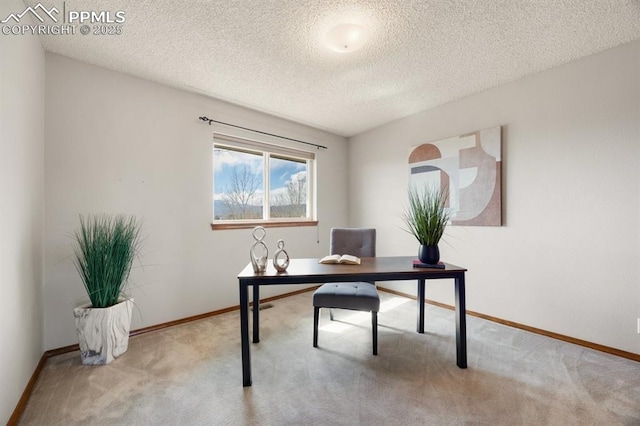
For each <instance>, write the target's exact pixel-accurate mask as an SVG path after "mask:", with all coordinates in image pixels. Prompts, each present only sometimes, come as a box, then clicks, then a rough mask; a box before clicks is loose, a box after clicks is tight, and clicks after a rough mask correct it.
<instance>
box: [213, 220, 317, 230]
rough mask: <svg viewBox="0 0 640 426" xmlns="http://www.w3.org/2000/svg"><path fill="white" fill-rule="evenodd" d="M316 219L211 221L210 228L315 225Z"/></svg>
mask: <svg viewBox="0 0 640 426" xmlns="http://www.w3.org/2000/svg"><path fill="white" fill-rule="evenodd" d="M317 225H318V221H317V220H296V221H287V220H283V221H268V222H266V221H265V222H261V221H256V222H239V223H212V224H211V229H212V230H213V231H222V230H225V229H249V228H255V227H256V226H262V227H264V228H284V227H291V228H293V227H297V226H317Z"/></svg>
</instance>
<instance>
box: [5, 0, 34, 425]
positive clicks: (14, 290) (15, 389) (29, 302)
mask: <svg viewBox="0 0 640 426" xmlns="http://www.w3.org/2000/svg"><path fill="white" fill-rule="evenodd" d="M23 9H24V3H22V2H21V1H18V0H12V1H2V2H0V16H2V17H4V16H7V15H8V14H9V13H11V12H20V11H22V10H23ZM0 61H1V65H0V197H1V199H0V289H1V294H2V301H3V303H2V309H0V330H1V333H2V334H1V335H0V341H1V342H2V349H1V350H0V383H2V385H1V386H0V422H2V423H4V422H6V421H7V420H8V419H9V417H10V416H11V413H12V412H13V410H14V408H15V407H16V404H17V402H18V400H19V398H20V396H21V394H22V392H23V390H24V388H25V386H26V385H27V382H28V381H29V378H30V377H31V375H32V374H33V371H34V370H35V367H36V365H37V364H38V360H39V359H40V357H41V356H42V352H43V349H42V336H43V327H42V317H43V313H42V306H43V305H42V270H43V260H42V241H43V209H44V208H43V201H44V180H43V173H44V172H43V170H44V72H45V65H44V61H45V59H44V51H43V49H42V45H41V44H40V40H39V39H38V38H37V37H32V36H6V35H2V36H0Z"/></svg>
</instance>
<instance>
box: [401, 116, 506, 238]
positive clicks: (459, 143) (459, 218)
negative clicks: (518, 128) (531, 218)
mask: <svg viewBox="0 0 640 426" xmlns="http://www.w3.org/2000/svg"><path fill="white" fill-rule="evenodd" d="M501 150H502V128H501V127H500V126H496V127H491V128H489V129H483V130H478V131H477V132H473V133H468V134H465V135H460V136H456V137H452V138H448V139H443V140H439V141H436V142H430V143H425V144H422V145H419V146H416V147H413V148H412V149H411V153H410V154H409V183H410V185H434V186H436V187H439V188H441V189H447V190H448V192H449V197H448V200H447V201H448V206H447V207H449V209H450V211H451V215H452V219H451V224H452V225H463V226H501V225H502V193H501V180H502V172H501V171H502V156H501Z"/></svg>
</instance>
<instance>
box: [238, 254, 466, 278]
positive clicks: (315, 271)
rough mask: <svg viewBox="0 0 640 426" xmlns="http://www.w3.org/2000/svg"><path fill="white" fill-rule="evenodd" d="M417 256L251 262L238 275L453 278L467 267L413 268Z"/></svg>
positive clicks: (447, 264) (258, 276)
mask: <svg viewBox="0 0 640 426" xmlns="http://www.w3.org/2000/svg"><path fill="white" fill-rule="evenodd" d="M414 259H416V258H415V257H414V256H395V257H363V258H362V263H361V264H360V265H341V264H320V263H318V261H319V259H291V262H290V264H289V267H288V268H287V270H286V271H285V272H278V271H276V270H275V268H274V267H273V264H272V263H271V262H269V263H268V264H267V270H266V271H265V272H262V273H255V272H253V267H252V266H251V263H249V264H248V265H247V266H246V267H245V268H244V269H243V270H242V272H240V274H239V275H238V280H239V281H240V283H241V284H242V283H244V284H287V283H320V282H329V281H333V282H335V281H387V280H388V281H393V280H412V279H420V278H454V277H455V276H456V275H459V274H464V272H465V271H466V269H465V268H462V267H460V266H456V265H451V264H449V263H445V268H444V269H436V268H414V267H413V260H414Z"/></svg>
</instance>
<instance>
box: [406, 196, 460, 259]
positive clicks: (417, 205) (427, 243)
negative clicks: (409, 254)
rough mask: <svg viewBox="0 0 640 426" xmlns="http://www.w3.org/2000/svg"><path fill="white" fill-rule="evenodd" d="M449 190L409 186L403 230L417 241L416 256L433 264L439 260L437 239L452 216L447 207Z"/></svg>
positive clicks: (438, 239) (440, 236)
mask: <svg viewBox="0 0 640 426" xmlns="http://www.w3.org/2000/svg"><path fill="white" fill-rule="evenodd" d="M447 199H448V191H447V189H446V188H439V187H435V186H422V187H417V186H412V187H410V188H409V206H408V209H407V210H406V211H405V213H404V215H403V219H404V222H405V224H406V226H407V229H406V231H407V232H409V233H410V234H413V236H414V237H416V239H417V240H418V242H419V243H420V249H419V251H418V259H420V261H421V262H422V263H426V264H429V265H435V264H437V263H438V261H439V260H440V250H439V249H438V242H439V241H440V238H442V234H443V233H444V229H445V227H446V226H447V223H448V222H449V219H450V218H451V214H450V212H449V210H448V209H447V207H446V203H447Z"/></svg>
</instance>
